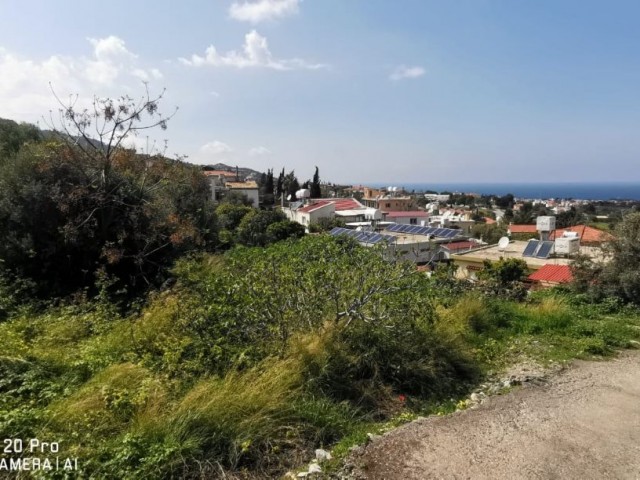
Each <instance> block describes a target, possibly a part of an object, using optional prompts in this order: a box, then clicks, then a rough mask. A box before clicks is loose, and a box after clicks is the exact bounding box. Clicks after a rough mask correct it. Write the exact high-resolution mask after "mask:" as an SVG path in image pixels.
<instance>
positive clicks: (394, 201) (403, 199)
mask: <svg viewBox="0 0 640 480" xmlns="http://www.w3.org/2000/svg"><path fill="white" fill-rule="evenodd" d="M362 203H363V204H364V205H365V206H367V207H370V208H375V209H378V210H380V211H382V212H392V211H401V212H407V211H411V210H415V209H416V206H417V205H416V203H415V201H414V199H413V198H411V197H410V196H408V195H404V192H399V191H398V192H388V191H386V190H381V189H380V190H379V189H375V188H369V187H365V188H364V197H363V198H362Z"/></svg>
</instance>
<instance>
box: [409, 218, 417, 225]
mask: <svg viewBox="0 0 640 480" xmlns="http://www.w3.org/2000/svg"><path fill="white" fill-rule="evenodd" d="M409 224H410V225H417V224H418V219H417V218H410V219H409Z"/></svg>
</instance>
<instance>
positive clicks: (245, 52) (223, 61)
mask: <svg viewBox="0 0 640 480" xmlns="http://www.w3.org/2000/svg"><path fill="white" fill-rule="evenodd" d="M180 61H181V62H182V63H183V64H185V65H189V66H192V67H201V66H203V65H209V66H213V67H235V68H247V67H264V68H272V69H274V70H294V69H308V70H317V69H320V68H326V67H327V65H323V64H319V63H316V64H314V63H308V62H306V61H305V60H302V59H299V58H292V59H287V60H279V59H275V58H273V55H272V54H271V50H269V44H268V43H267V39H266V38H265V37H263V36H262V35H260V34H259V33H258V32H256V31H255V30H252V31H251V32H249V33H247V34H246V35H245V37H244V45H243V46H242V52H237V51H236V50H231V51H230V52H227V53H226V54H222V55H221V54H220V53H218V51H217V50H216V47H214V46H213V45H210V46H209V47H208V48H207V49H206V51H205V56H204V57H202V56H200V55H196V54H194V55H192V56H191V58H190V59H186V58H180Z"/></svg>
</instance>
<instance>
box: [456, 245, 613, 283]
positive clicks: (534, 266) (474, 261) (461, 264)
mask: <svg viewBox="0 0 640 480" xmlns="http://www.w3.org/2000/svg"><path fill="white" fill-rule="evenodd" d="M528 243H529V242H526V241H521V240H515V241H511V242H510V243H509V244H508V245H507V247H506V248H501V247H500V246H499V245H489V246H486V247H481V248H477V249H475V250H471V251H468V252H460V253H455V254H452V255H451V259H452V260H453V261H454V263H455V264H456V265H457V266H458V270H457V272H456V275H457V276H458V278H463V279H468V280H475V279H477V275H478V272H480V271H482V270H483V269H484V262H485V261H488V262H491V263H493V262H497V261H499V260H500V259H503V258H504V259H507V258H518V259H521V260H523V261H524V262H525V263H526V264H527V269H528V270H529V273H533V272H536V271H537V270H539V269H540V268H542V267H543V266H544V265H570V264H571V262H572V259H571V258H565V257H557V258H554V257H548V258H538V257H530V256H527V257H525V256H523V253H524V251H525V248H527V245H528ZM580 253H581V254H583V255H586V256H588V257H590V258H593V259H595V260H596V261H604V257H603V254H602V251H601V249H600V248H598V247H595V246H580Z"/></svg>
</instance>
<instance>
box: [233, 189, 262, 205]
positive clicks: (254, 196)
mask: <svg viewBox="0 0 640 480" xmlns="http://www.w3.org/2000/svg"><path fill="white" fill-rule="evenodd" d="M231 191H232V192H238V193H240V194H243V195H246V196H247V198H248V199H249V200H251V206H252V207H253V208H258V207H259V206H260V197H259V194H258V189H257V188H246V189H245V188H233V189H231Z"/></svg>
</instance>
